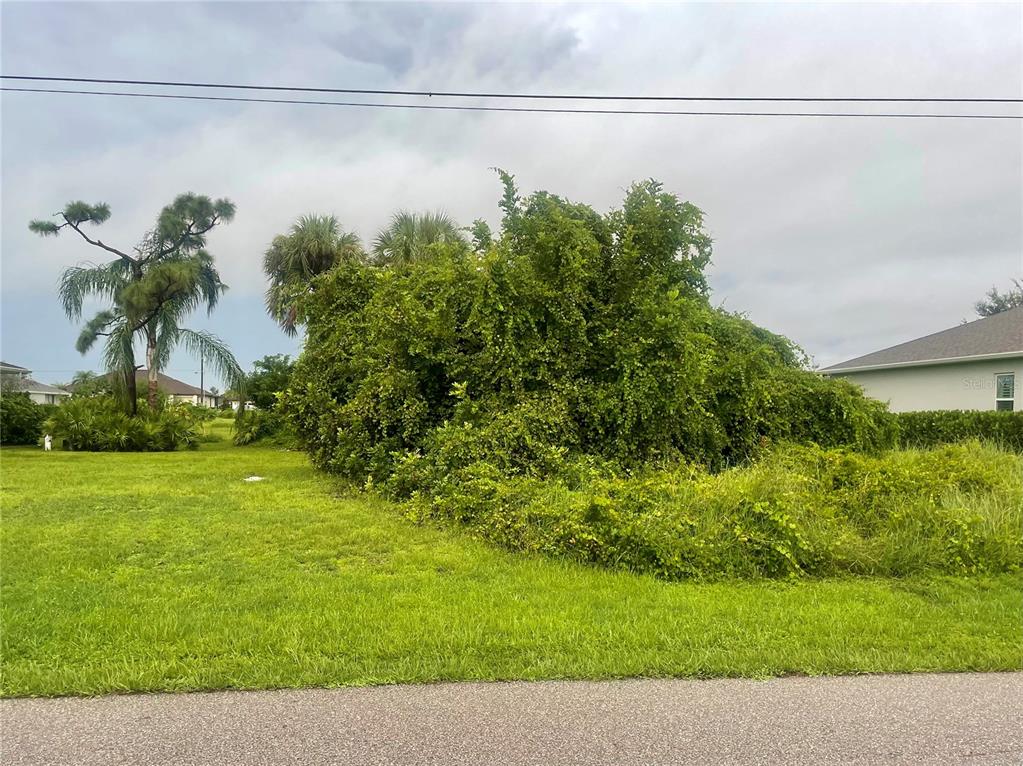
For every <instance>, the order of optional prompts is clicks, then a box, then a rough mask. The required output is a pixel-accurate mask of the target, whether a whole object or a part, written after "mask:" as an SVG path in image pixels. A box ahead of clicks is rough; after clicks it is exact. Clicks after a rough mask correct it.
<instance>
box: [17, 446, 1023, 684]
mask: <svg viewBox="0 0 1023 766" xmlns="http://www.w3.org/2000/svg"><path fill="white" fill-rule="evenodd" d="M252 474H256V475H260V476H263V477H265V481H262V482H253V483H246V482H244V481H243V479H244V478H245V477H246V476H249V475H252ZM0 479H2V538H0V556H2V558H0V577H2V583H0V586H2V607H0V608H2V619H3V624H2V653H3V654H2V660H3V676H2V693H3V694H4V695H6V696H16V695H61V694H99V693H104V692H128V691H156V690H195V689H222V688H269V687H298V686H338V685H350V684H379V683H394V682H413V681H440V680H458V679H493V680H496V679H541V678H611V677H624V676H758V677H760V676H770V675H776V674H785V673H810V674H831V673H855V672H880V671H922V670H955V671H959V670H1009V669H1019V668H1020V667H1021V666H1023V638H1021V625H1023V597H1021V587H1023V581H1021V579H1020V577H1018V576H1001V577H977V578H969V579H954V578H940V579H927V580H923V579H917V580H901V581H900V580H877V579H875V580H866V579H848V580H825V581H812V580H803V581H798V582H734V583H714V584H700V583H666V582H660V581H658V580H655V579H653V578H651V577H646V576H636V575H631V574H628V573H622V572H618V573H613V572H605V571H599V570H596V569H592V568H588V567H585V566H580V565H575V564H570V563H567V562H559V561H552V560H545V559H541V558H532V557H527V556H520V555H514V554H510V553H505V552H502V551H499V550H497V549H495V548H492V547H490V546H489V545H487V544H485V543H483V542H480V541H477V540H473V539H471V538H469V537H467V536H466V535H465V533H463V532H461V531H458V530H448V529H440V528H432V527H417V526H414V525H412V524H411V523H409V522H408V521H406V520H405V519H404V518H403V517H402V516H401V515H400V512H399V511H398V509H397V508H395V507H394V506H392V505H390V504H388V503H386V502H384V501H382V500H379V499H375V498H373V497H369V496H351V495H345V494H342V493H341V492H340V490H339V489H338V487H337V485H336V484H335V483H334V482H333V481H332V480H331V479H330V478H329V477H326V476H323V475H321V474H318V473H316V472H315V471H313V470H312V469H311V468H310V467H309V465H308V463H307V461H306V458H305V457H304V456H303V455H301V454H298V453H293V452H281V451H277V450H273V449H269V448H260V447H246V448H235V447H232V446H230V445H229V444H227V443H226V442H225V443H218V444H209V445H203V448H202V449H201V450H200V451H199V452H180V453H170V454H81V453H65V452H52V453H49V454H45V453H43V452H42V451H40V450H33V449H5V450H3V451H2V452H0Z"/></svg>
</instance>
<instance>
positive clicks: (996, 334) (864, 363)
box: [821, 306, 1023, 372]
mask: <svg viewBox="0 0 1023 766" xmlns="http://www.w3.org/2000/svg"><path fill="white" fill-rule="evenodd" d="M1012 353H1019V354H1023V306H1017V307H1016V308H1012V309H1009V310H1008V311H1003V312H1001V313H999V314H995V315H994V316H989V317H984V318H983V319H976V320H974V321H972V322H967V323H966V324H961V325H959V326H957V327H950V328H949V329H947V330H942V331H941V332H936V333H932V334H931V335H925V336H924V337H922V338H917V339H916V340H911V341H907V342H905V343H900V344H898V345H897V346H891V347H890V348H885V349H882V350H880V351H875V352H873V353H872V354H865V355H863V356H858V357H856V358H855V359H849V360H848V361H845V362H840V363H839V364H834V365H832V366H831V367H825V368H824V369H822V370H821V372H841V371H842V370H849V369H859V368H861V367H887V366H892V367H898V366H900V365H906V364H925V363H927V362H930V361H939V360H949V359H969V358H970V357H975V356H989V355H992V354H1012Z"/></svg>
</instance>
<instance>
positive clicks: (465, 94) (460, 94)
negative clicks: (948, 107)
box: [0, 75, 1023, 104]
mask: <svg viewBox="0 0 1023 766" xmlns="http://www.w3.org/2000/svg"><path fill="white" fill-rule="evenodd" d="M0 79H4V80H33V81H36V82H77V83H90V84H102V85H147V86H157V87H174V88H217V89H223V90H271V91H292V92H301V93H346V94H350V95H364V96H426V97H443V98H510V99H551V100H556V101H561V100H576V101H578V100H585V101H759V102H786V101H787V102H820V103H829V102H830V103H840V102H845V103H870V102H880V103H918V104H960V103H961V104H1020V103H1023V98H917V97H891V96H887V97H869V98H868V97H859V96H635V95H632V96H623V95H595V94H582V93H486V92H469V91H438V90H384V89H376V88H314V87H303V86H290V85H239V84H236V83H213V82H176V81H172V80H117V79H107V78H100V77H40V76H18V75H0Z"/></svg>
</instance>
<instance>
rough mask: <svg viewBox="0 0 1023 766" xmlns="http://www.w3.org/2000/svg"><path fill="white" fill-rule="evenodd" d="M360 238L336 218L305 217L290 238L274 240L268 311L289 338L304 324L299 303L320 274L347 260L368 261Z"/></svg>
mask: <svg viewBox="0 0 1023 766" xmlns="http://www.w3.org/2000/svg"><path fill="white" fill-rule="evenodd" d="M364 259H365V254H364V253H363V251H362V245H361V244H360V243H359V238H358V237H357V236H356V235H355V234H352V233H351V232H345V231H343V230H342V228H341V224H340V223H339V222H338V220H337V218H335V217H334V216H332V215H330V216H325V215H306V216H302V217H301V218H299V219H298V221H296V222H295V224H294V225H293V226H292V227H291V230H290V231H289V232H288V233H287V234H283V235H278V236H276V237H274V239H273V242H271V243H270V247H269V248H268V249H267V251H266V253H265V254H264V255H263V271H264V273H265V274H266V276H267V280H268V281H269V287H268V288H267V291H266V310H267V312H268V313H269V314H270V316H271V317H273V318H274V320H275V321H277V322H278V324H280V325H281V328H282V329H283V330H284V331H285V332H286V333H287V334H288V335H295V334H296V333H297V332H298V325H299V324H300V323H301V322H300V319H299V317H298V314H297V311H298V309H297V307H296V299H297V298H298V297H299V296H300V295H302V294H303V293H304V292H306V291H307V290H308V289H309V283H310V281H311V280H312V279H313V277H315V276H316V275H318V274H322V273H324V272H325V271H329V270H330V269H332V268H334V266H336V265H337V264H338V263H340V262H342V261H346V260H356V261H359V260H364Z"/></svg>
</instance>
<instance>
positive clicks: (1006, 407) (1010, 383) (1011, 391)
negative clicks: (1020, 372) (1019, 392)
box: [995, 372, 1016, 412]
mask: <svg viewBox="0 0 1023 766" xmlns="http://www.w3.org/2000/svg"><path fill="white" fill-rule="evenodd" d="M1015 397H1016V376H1015V375H1014V374H1013V373H1011V372H1010V373H1006V374H1004V375H995V409H996V410H998V411H999V412H1012V410H1013V409H1014V408H1013V404H1014V403H1015Z"/></svg>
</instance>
